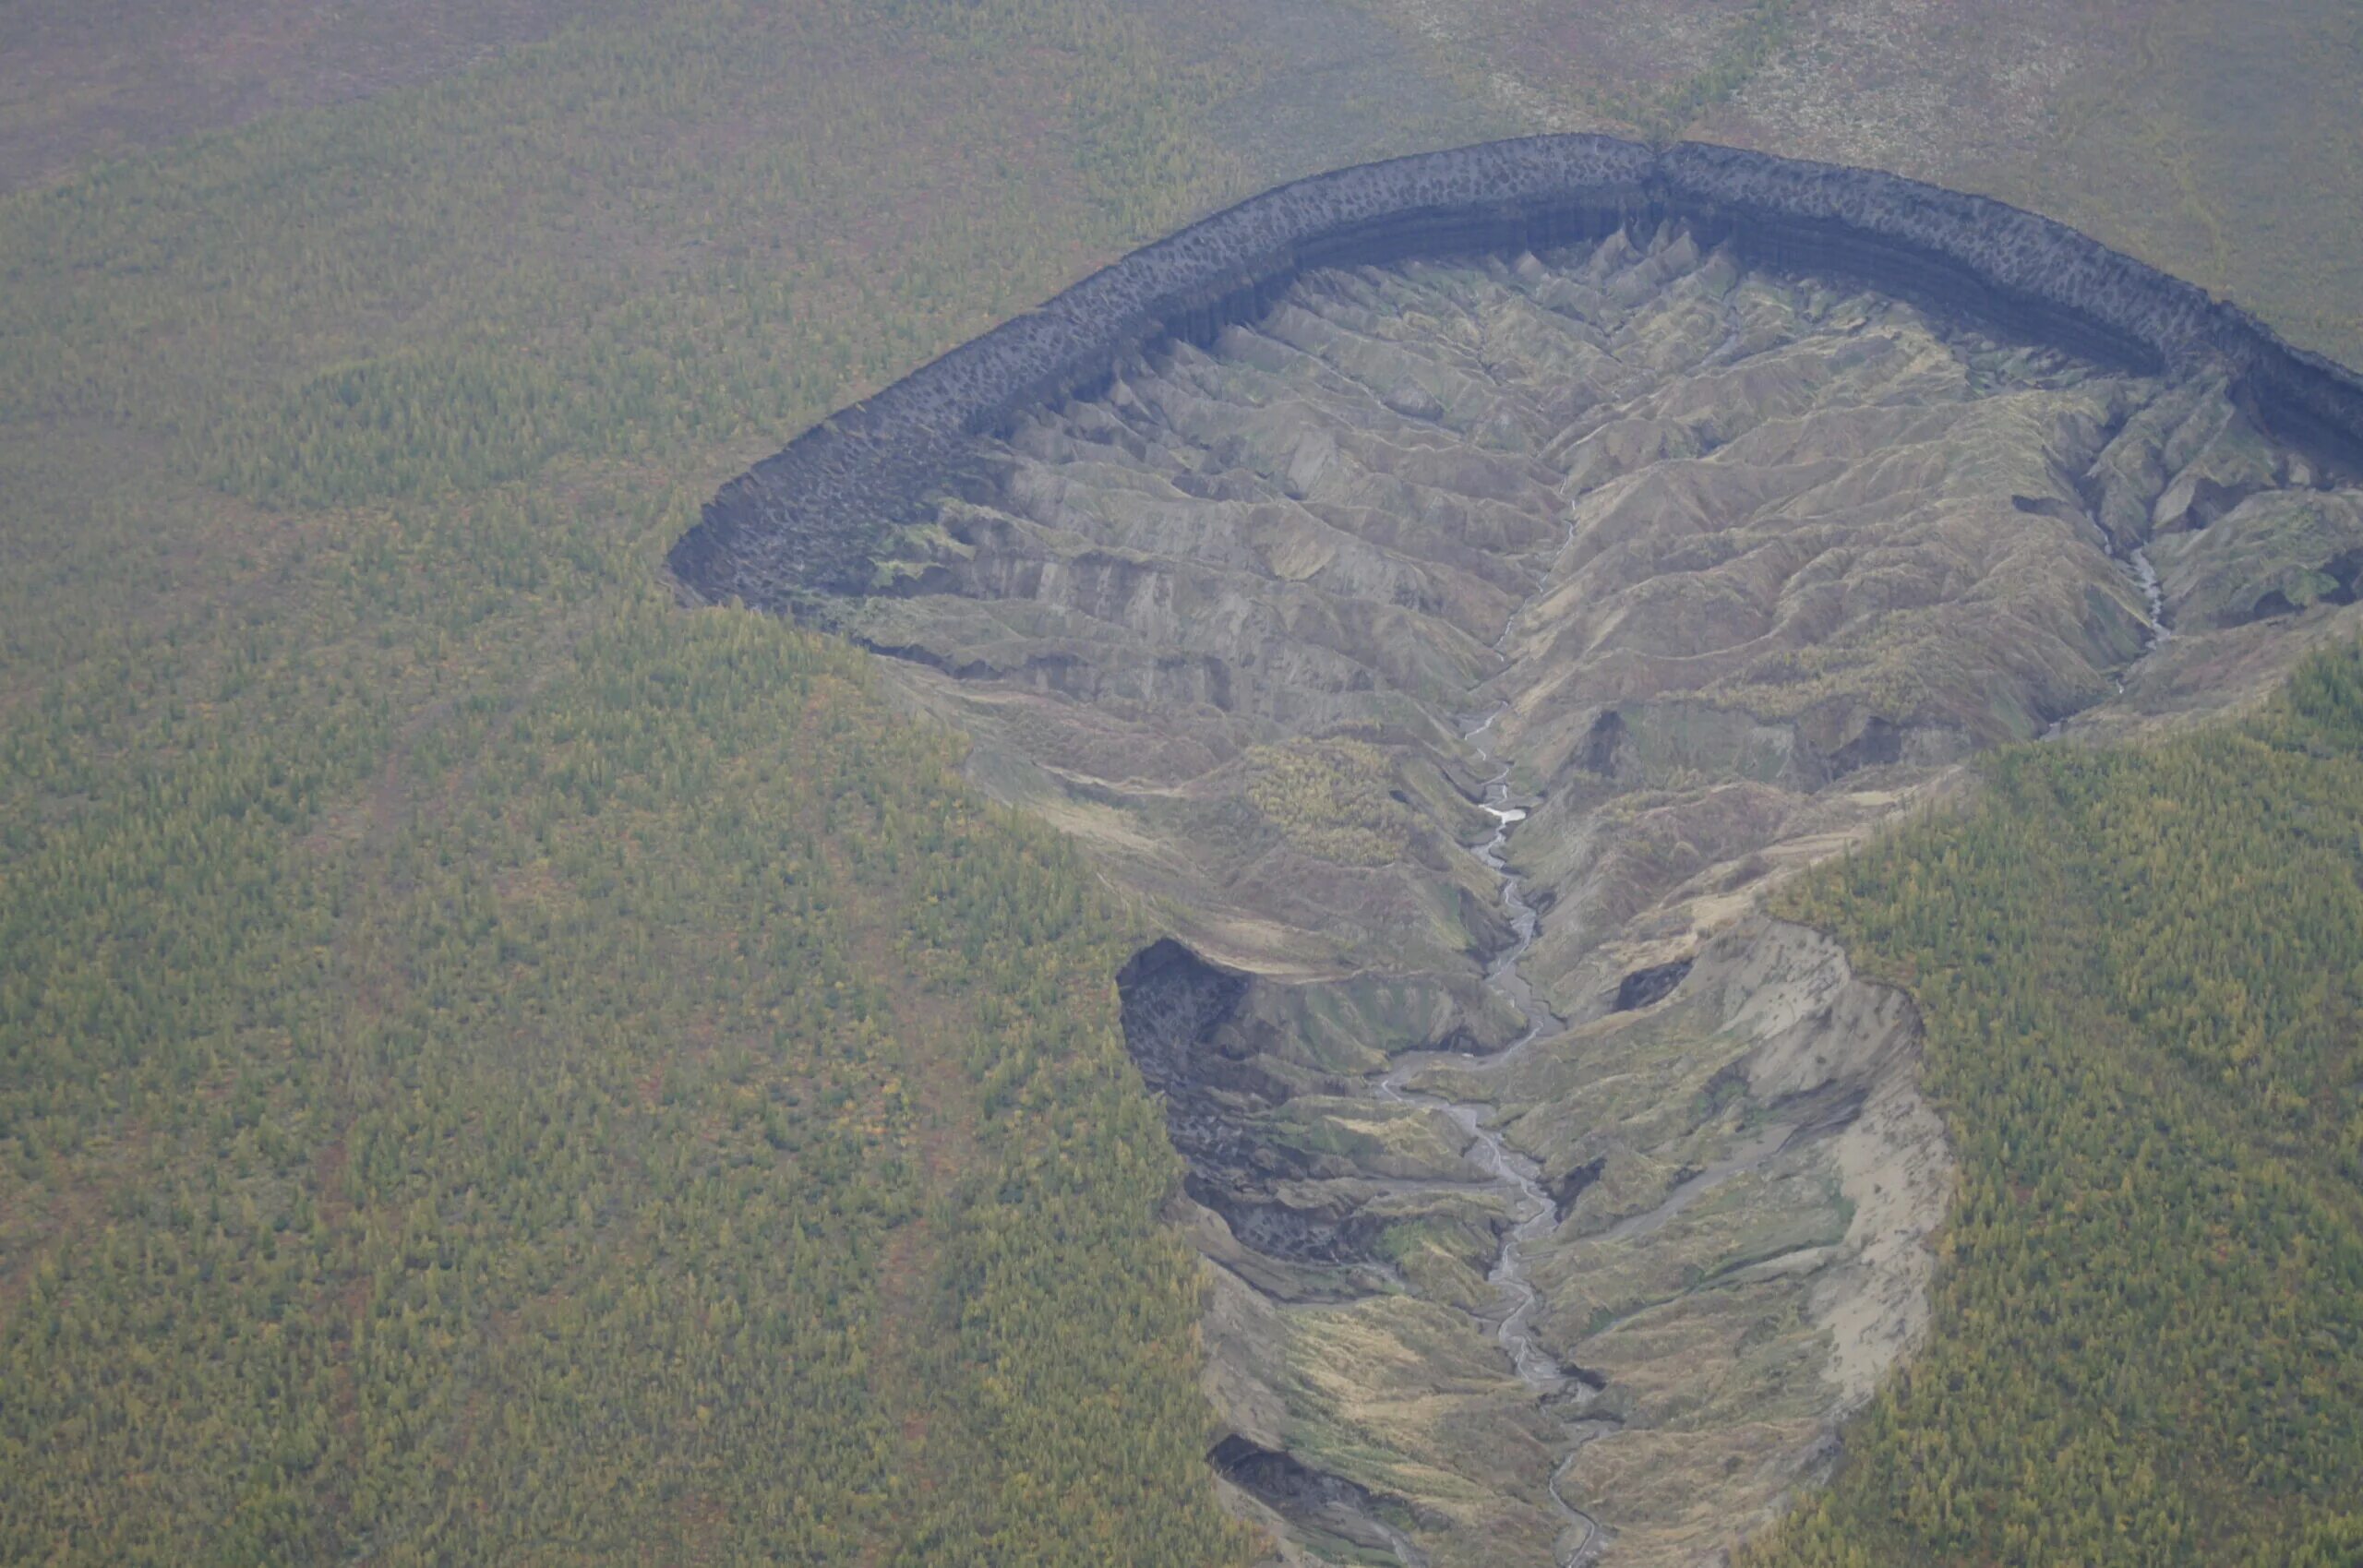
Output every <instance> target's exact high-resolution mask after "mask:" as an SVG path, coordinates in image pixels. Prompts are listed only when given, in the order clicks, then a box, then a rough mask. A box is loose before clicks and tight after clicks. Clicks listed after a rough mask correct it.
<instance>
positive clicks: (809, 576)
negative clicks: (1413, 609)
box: [670, 136, 2363, 608]
mask: <svg viewBox="0 0 2363 1568" xmlns="http://www.w3.org/2000/svg"><path fill="white" fill-rule="evenodd" d="M1669 219H1673V220H1680V221H1684V222H1686V223H1688V224H1689V225H1691V226H1692V228H1693V229H1694V230H1696V231H1697V233H1698V235H1699V238H1700V240H1701V242H1702V243H1704V244H1707V245H1717V244H1724V243H1728V244H1730V245H1733V246H1734V247H1736V249H1737V250H1738V252H1739V253H1740V254H1741V255H1742V256H1743V257H1745V258H1746V259H1747V260H1749V261H1751V262H1753V263H1757V264H1762V265H1769V266H1773V267H1777V268H1782V269H1803V270H1811V271H1815V272H1819V273H1828V274H1833V275H1838V276H1844V277H1850V278H1853V279H1856V280H1859V281H1863V282H1865V283H1867V284H1870V285H1872V286H1874V287H1876V288H1877V289H1878V290H1880V291H1881V292H1883V293H1889V294H1892V295H1894V296H1896V297H1899V298H1903V299H1908V300H1912V301H1913V302H1915V303H1917V304H1920V305H1925V306H1930V307H1936V308H1940V309H1942V310H1944V311H1946V312H1948V313H1949V314H1952V315H1955V316H1958V317H1965V318H1967V319H1970V320H1973V321H1975V322H1978V323H1980V324H1982V325H1984V326H1985V327H1987V328H1989V329H1995V330H1998V331H2001V332H2004V333H2006V334H2008V335H2010V336H2013V337H2017V338H2021V339H2026V340H2032V341H2038V342H2045V343H2050V344H2054V345H2056V346H2058V347H2061V348H2065V349H2069V350H2070V351H2072V352H2074V353H2078V354H2080V355H2083V356H2085V357H2088V358H2092V359H2094V360H2097V361H2099V362H2102V363H2104V364H2110V365H2119V366H2122V367H2125V368H2129V369H2134V370H2138V371H2142V372H2145V373H2151V372H2158V371H2164V372H2166V373H2168V374H2169V375H2170V376H2172V377H2175V378H2177V379H2189V378H2193V377H2204V376H2208V375H2211V374H2213V375H2221V376H2223V377H2225V378H2227V379H2228V381H2229V383H2230V385H2231V387H2232V389H2233V396H2234V399H2235V401H2237V403H2238V404H2240V405H2241V406H2243V407H2244V408H2247V409H2249V410H2252V411H2253V413H2254V414H2255V415H2256V417H2258V418H2259V419H2260V420H2261V422H2262V423H2263V424H2264V425H2265V426H2266V427H2267V428H2268V429H2269V430H2270V431H2272V432H2273V434H2274V435H2276V436H2278V437H2281V438H2283V439H2285V440H2286V441H2289V442H2291V443H2293V444H2295V445H2297V447H2299V448H2300V449H2303V450H2305V451H2307V452H2309V454H2313V455H2315V456H2317V457H2318V458H2320V459H2321V460H2322V461H2326V462H2329V463H2332V464H2335V465H2343V466H2345V467H2348V468H2363V380H2358V378H2357V377H2356V375H2355V373H2354V372H2352V371H2350V370H2348V369H2346V368H2345V367H2344V366H2342V365H2335V364H2333V363H2332V362H2331V361H2329V360H2326V359H2323V358H2321V356H2319V355H2316V354H2311V353H2306V352H2304V351H2302V350H2299V349H2296V348H2293V347H2291V346H2290V345H2289V344H2287V343H2285V342H2284V341H2282V340H2281V339H2280V338H2279V337H2277V336H2276V335H2274V334H2273V332H2272V331H2271V330H2269V329H2266V328H2265V327H2264V326H2263V325H2262V324H2261V323H2260V322H2258V321H2257V320H2255V319H2254V318H2253V317H2249V315H2247V314H2246V313H2245V312H2243V311H2241V310H2238V309H2237V308H2236V307H2233V306H2231V305H2221V304H2218V303H2217V302H2215V301H2213V300H2212V299H2210V298H2209V297H2208V295H2207V294H2206V293H2204V292H2203V291H2201V290H2200V289H2198V288H2195V287H2193V286H2192V285H2190V284H2189V283H2185V282H2183V281H2180V280H2178V279H2175V278H2171V277H2168V276H2167V275H2166V274H2165V273H2163V272H2160V271H2158V270H2157V269H2154V268H2152V267H2148V266H2145V265H2143V264H2142V263H2141V262H2138V261H2136V260H2134V259H2133V258H2132V257H2128V256H2125V255H2122V254H2121V253H2119V252H2117V251H2114V250H2111V249H2109V248H2108V247H2106V246H2105V245H2101V244H2100V243H2099V242H2098V241H2095V240H2093V239H2091V238H2089V237H2087V236H2085V235H2083V234H2081V233H2077V232H2075V231H2074V230H2072V229H2069V228H2067V227H2066V226H2064V225H2062V224H2058V223H2055V222H2052V221H2049V220H2048V219H2045V218H2040V217H2037V216H2035V215H2034V214H2033V213H2030V212H2025V211H2021V210H2020V209H2016V208H2013V207H2010V206H2008V205H2006V204H2004V203H2001V202H1997V201H1993V200H1990V199H1988V198H1985V197H1973V196H1964V195H1961V194H1960V193H1958V192H1953V191H1948V190H1944V189H1942V188H1940V187H1937V186H1928V185H1923V184H1921V183H1919V182H1917V181H1913V180H1906V179H1902V178H1900V177H1898V176H1895V175H1892V174H1880V173H1877V172H1876V171H1872V170H1865V169H1847V168H1841V167H1836V166H1833V165H1829V164H1821V163H1809V162H1798V161H1794V160H1790V159H1783V158H1776V157H1773V156H1770V155H1769V154H1764V153H1757V152H1747V151H1741V150H1735V149H1732V148H1721V147H1709V146H1704V145H1700V144H1696V143H1687V142H1685V143H1677V144H1675V145H1673V146H1672V147H1668V148H1664V149H1652V148H1649V147H1645V146H1642V145H1640V144H1638V143H1635V142H1627V141H1622V140H1618V139H1615V138H1607V137H1591V136H1553V137H1533V138H1521V139H1518V140H1513V141H1502V142H1489V143H1486V144H1484V145H1481V146H1478V147H1470V148H1463V149H1459V150H1454V151H1448V152H1435V153H1423V154H1419V155H1416V156H1413V157H1409V158H1399V159H1394V160H1390V161H1388V162H1380V163H1368V164H1362V165H1359V166H1357V167H1355V168H1351V169H1344V170H1339V171H1337V172H1336V173H1334V174H1320V175H1315V176H1313V178H1311V179H1307V180H1301V181H1298V182H1296V183H1294V184H1291V185H1287V186H1281V187H1279V188H1278V189H1277V190H1273V191H1269V192H1266V193H1265V194H1264V195H1262V196H1258V197H1252V198H1250V199H1249V200H1247V201H1244V202H1241V203H1240V204H1239V205H1237V206H1235V207H1232V208H1229V209H1226V210H1224V211H1222V212H1218V213H1217V214H1215V215H1214V216H1212V217H1210V218H1207V219H1205V220H1204V221H1201V222H1198V223H1196V224H1193V225H1192V226H1191V227H1190V228H1187V229H1184V230H1183V231H1182V232H1181V233H1178V234H1175V235H1173V236H1172V237H1171V238H1170V239H1165V240H1161V241H1159V242H1158V243H1157V244H1155V245H1149V246H1147V247H1146V248H1145V249H1143V250H1139V251H1135V252H1134V254H1132V255H1131V256H1128V257H1124V258H1123V259H1122V260H1121V261H1119V262H1117V263H1115V264H1114V265H1113V266H1110V267H1108V268H1106V269H1102V270H1101V271H1099V272H1097V273H1095V274H1093V275H1092V276H1091V277H1089V278H1086V279H1085V280H1084V281H1082V282H1080V283H1077V284H1076V285H1074V287H1073V288H1071V289H1069V290H1067V291H1066V292H1065V293H1062V294H1060V295H1059V296H1058V297H1056V298H1055V299H1052V300H1050V302H1048V303H1047V304H1045V305H1042V306H1041V307H1040V308H1039V309H1038V310H1035V311H1031V312H1029V313H1027V314H1026V315H1025V316H1022V317H1017V318H1016V319H1014V320H1012V321H1009V322H1007V323H1004V324H1003V325H1002V326H1000V327H997V328H995V329H993V330H992V331H990V332H988V333H986V334H985V335H984V336H983V337H981V338H978V339H976V340H975V341H971V342H968V343H966V344H963V345H962V346H961V347H959V348H957V349H954V351H952V352H951V353H947V354H945V355H944V356H942V358H941V359H938V360H936V361H934V362H933V363H932V364H930V365H925V366H923V367H922V368H920V369H919V370H917V371H915V372H913V373H912V374H911V375H909V376H907V377H905V378H904V379H902V380H901V381H898V382H896V383H895V384H894V385H893V386H892V387H889V388H887V389H885V390H884V391H882V392H880V393H879V394H878V395H877V396H875V397H873V398H870V400H868V401H865V402H862V403H859V404H857V405H855V406H854V407H852V408H849V409H846V410H844V411H842V412H841V413H837V414H836V415H834V417H833V418H831V419H829V420H828V421H826V422H824V423H823V424H822V425H816V426H815V427H814V428H813V429H811V430H810V431H807V432H806V433H805V434H804V435H802V436H800V437H798V438H797V439H796V440H795V441H794V442H792V443H790V444H789V446H788V447H787V448H786V449H785V450H783V451H781V452H779V453H778V454H777V455H775V456H774V457H771V458H768V459H766V460H764V461H762V463H759V464H757V465H756V467H755V468H754V469H753V470H752V471H750V473H746V474H744V475H741V476H740V477H739V478H738V479H735V480H733V481H731V483H730V484H729V485H726V486H725V487H724V489H723V491H722V492H721V494H720V495H719V496H717V497H715V498H714V501H713V502H712V503H710V504H709V505H708V506H707V508H706V509H705V515H704V519H703V521H702V522H700V524H699V525H698V526H697V527H696V528H695V529H692V530H691V531H690V533H688V534H687V535H685V536H684V537H683V538H682V540H681V541H680V543H679V544H678V545H676V546H675V547H674V550H673V552H672V555H671V557H670V561H671V566H672V569H673V571H674V573H675V575H676V576H677V577H678V578H679V580H680V581H682V582H684V583H686V584H687V585H688V586H689V587H690V589H692V590H693V591H695V592H698V593H700V594H702V595H703V596H704V597H706V598H708V599H711V600H717V601H719V600H723V599H728V598H738V599H742V600H744V601H746V602H747V603H749V604H755V605H759V606H762V607H766V608H785V607H787V606H789V605H791V604H793V603H794V602H795V601H796V600H797V599H798V597H799V596H801V595H804V594H807V593H810V592H860V591H862V590H864V589H866V588H867V587H868V586H869V583H870V564H871V557H873V556H874V555H875V553H876V552H877V550H878V549H879V548H880V546H881V545H882V540H883V537H884V531H885V530H887V529H889V528H891V527H892V526H894V525H896V524H904V523H909V522H913V521H917V520H918V516H919V514H920V512H921V510H922V508H923V505H924V503H925V501H926V499H927V497H930V495H937V494H941V493H942V491H943V490H944V488H945V487H946V486H947V485H957V483H958V482H959V475H960V474H961V473H963V472H964V469H965V467H966V464H965V463H964V461H963V458H964V456H965V449H966V443H967V442H968V440H969V439H970V438H971V437H977V436H979V435H985V434H990V433H992V432H995V431H998V430H1001V429H1003V428H1005V427H1006V426H1007V425H1009V423H1010V422H1011V421H1012V420H1013V419H1014V417H1015V416H1017V415H1019V414H1020V413H1024V412H1025V411H1026V410H1028V409H1034V408H1039V407H1041V406H1043V405H1045V404H1050V403H1056V402H1057V401H1061V400H1062V399H1065V398H1068V397H1073V396H1076V395H1080V394H1085V393H1087V392H1089V391H1091V390H1093V389H1097V388H1098V387H1100V386H1103V385H1105V383H1106V382H1107V380H1108V378H1109V377H1110V375H1111V374H1112V373H1113V372H1114V370H1115V369H1116V367H1117V366H1118V365H1121V364H1122V363H1123V362H1125V361H1126V360H1127V359H1129V358H1130V357H1131V356H1133V355H1134V354H1135V353H1139V352H1140V351H1141V350H1142V349H1144V348H1145V347H1147V346H1149V345H1151V344H1153V343H1155V342H1157V341H1159V340H1161V339H1165V338H1168V337H1175V338H1181V339H1185V340H1188V341H1195V342H1206V341H1211V340H1212V339H1213V337H1214V336H1215V334H1216V333H1217V332H1218V331H1219V330H1220V329H1222V328H1224V327H1226V326H1229V325H1233V324H1236V323H1240V322H1244V321H1253V320H1254V319H1256V318H1258V317H1261V316H1263V315H1264V314H1265V311H1266V310H1267V309H1268V308H1269V307H1270V305H1271V304H1272V303H1273V301H1274V300H1276V299H1277V297H1278V296H1279V294H1280V293H1282V292H1283V291H1284V290H1285V289H1286V288H1287V287H1288V286H1289V284H1290V283H1292V282H1293V281H1295V280H1296V279H1297V278H1299V277H1300V276H1301V275H1302V274H1303V273H1305V272H1306V271H1308V270H1312V269H1318V268H1324V267H1337V266H1346V265H1358V264H1374V263H1386V262H1392V261H1397V260H1401V259H1403V258H1405V257H1414V256H1426V257H1436V256H1463V255H1475V254H1483V253H1487V252H1493V253H1509V252H1516V251H1519V250H1529V249H1546V248H1549V247H1551V246H1554V245H1568V244H1571V243H1575V242H1577V241H1581V240H1586V239H1597V238H1599V237H1601V236H1603V235H1605V234H1608V233H1614V232H1616V231H1618V230H1620V229H1625V228H1627V227H1633V226H1640V227H1645V228H1646V227H1654V226H1655V225H1656V224H1658V223H1659V222H1661V221H1665V220H1669Z"/></svg>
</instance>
